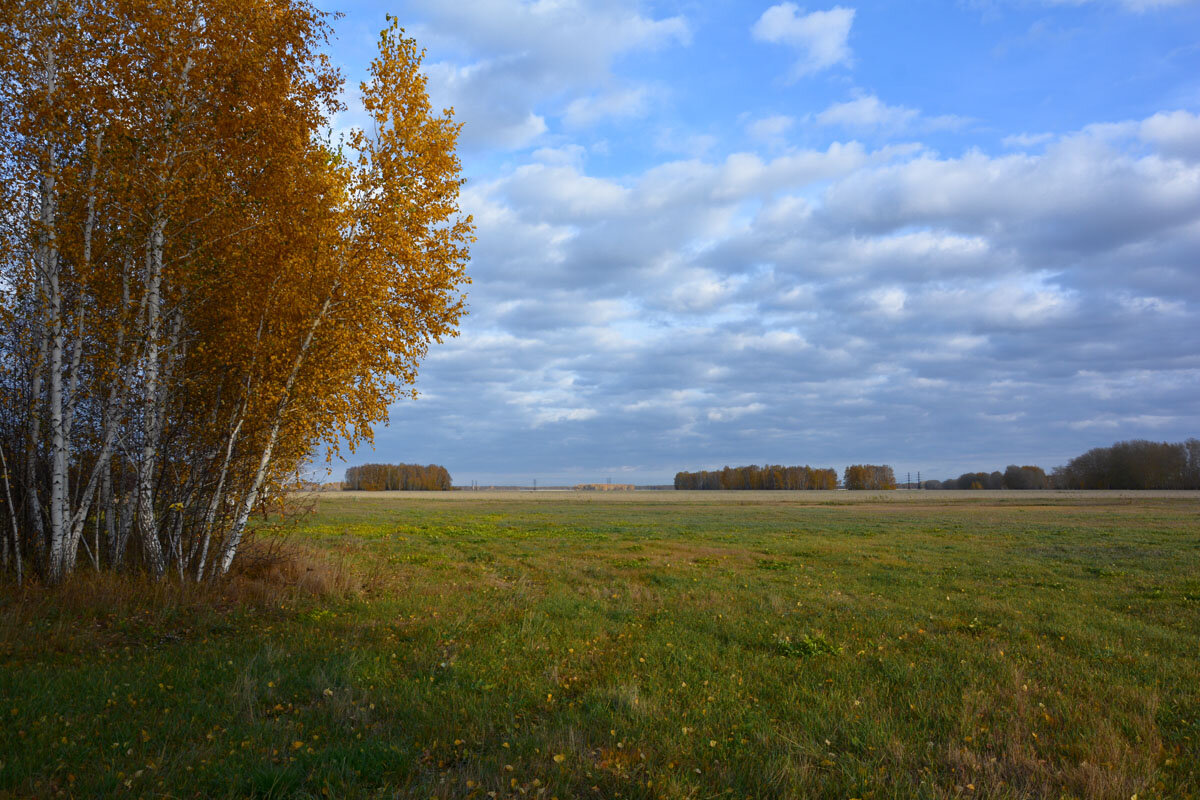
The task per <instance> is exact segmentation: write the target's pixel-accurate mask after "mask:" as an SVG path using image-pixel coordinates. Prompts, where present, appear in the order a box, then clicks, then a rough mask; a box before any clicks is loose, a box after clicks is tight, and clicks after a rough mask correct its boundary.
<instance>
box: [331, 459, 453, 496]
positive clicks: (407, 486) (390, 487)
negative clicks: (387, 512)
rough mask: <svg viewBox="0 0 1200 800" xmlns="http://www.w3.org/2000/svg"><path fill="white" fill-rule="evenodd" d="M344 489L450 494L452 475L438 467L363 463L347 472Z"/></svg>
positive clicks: (434, 465) (431, 465)
mask: <svg viewBox="0 0 1200 800" xmlns="http://www.w3.org/2000/svg"><path fill="white" fill-rule="evenodd" d="M342 488H343V489H347V490H357V491H367V492H384V491H416V492H448V491H450V489H451V484H450V473H449V472H447V471H446V468H445V467H442V466H438V465H437V464H429V465H427V466H421V465H420V464H363V465H362V466H361V467H350V468H349V469H347V470H346V480H345V483H343V484H342Z"/></svg>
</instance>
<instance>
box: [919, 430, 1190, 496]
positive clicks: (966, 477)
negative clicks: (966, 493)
mask: <svg viewBox="0 0 1200 800" xmlns="http://www.w3.org/2000/svg"><path fill="white" fill-rule="evenodd" d="M922 488H925V489H1200V439H1188V440H1187V441H1184V442H1175V443H1171V442H1151V441H1147V440H1145V439H1134V440H1132V441H1128V442H1117V443H1116V444H1114V445H1112V446H1111V447H1096V448H1093V449H1091V450H1088V451H1087V452H1086V453H1084V454H1083V455H1081V456H1077V457H1075V458H1073V459H1071V460H1070V461H1069V462H1067V465H1066V466H1063V467H1055V468H1054V469H1053V470H1051V472H1050V474H1049V475H1047V474H1046V472H1045V470H1043V469H1042V468H1041V467H1033V466H1024V467H1018V466H1016V465H1012V466H1009V468H1008V469H1006V470H1005V471H1004V472H998V471H997V472H990V473H989V472H966V473H963V474H962V475H960V476H959V477H957V478H950V479H948V480H945V481H925V482H924V483H923V484H922Z"/></svg>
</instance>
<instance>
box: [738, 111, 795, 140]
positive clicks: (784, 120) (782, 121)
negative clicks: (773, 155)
mask: <svg viewBox="0 0 1200 800" xmlns="http://www.w3.org/2000/svg"><path fill="white" fill-rule="evenodd" d="M795 124H796V120H794V119H793V118H792V117H789V116H786V115H783V114H776V115H774V116H770V117H762V118H760V119H755V120H751V121H750V122H748V123H747V124H746V133H748V134H749V135H750V138H752V139H757V140H759V141H762V142H767V143H768V144H777V143H779V142H780V141H782V139H783V137H784V136H785V135H786V134H787V132H788V131H789V130H791V129H792V126H793V125H795Z"/></svg>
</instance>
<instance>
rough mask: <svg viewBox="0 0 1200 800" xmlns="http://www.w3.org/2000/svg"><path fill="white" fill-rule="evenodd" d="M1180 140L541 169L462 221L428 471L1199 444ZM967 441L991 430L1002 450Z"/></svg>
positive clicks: (434, 367) (549, 164)
mask: <svg viewBox="0 0 1200 800" xmlns="http://www.w3.org/2000/svg"><path fill="white" fill-rule="evenodd" d="M1193 122H1194V117H1192V116H1190V115H1188V114H1186V113H1183V114H1180V113H1174V112H1171V113H1163V114H1156V115H1153V116H1151V117H1148V118H1146V119H1143V120H1135V121H1132V122H1127V123H1117V124H1116V128H1112V127H1109V128H1104V127H1101V128H1095V127H1092V128H1088V129H1085V130H1081V131H1077V132H1074V133H1071V134H1067V135H1064V136H1059V137H1056V138H1054V139H1053V140H1051V141H1049V142H1040V143H1041V144H1045V145H1046V146H1045V148H1044V152H1039V153H1008V154H1000V155H988V154H985V153H982V152H978V151H969V152H967V153H964V154H960V155H956V156H951V157H946V156H940V155H937V154H934V153H932V152H929V151H926V150H922V149H912V148H898V147H892V148H887V147H880V148H874V149H872V148H868V147H866V146H864V145H862V144H858V143H835V144H833V145H831V146H829V147H826V148H822V149H806V150H799V149H795V150H788V151H785V152H782V153H779V154H777V155H775V156H774V157H770V158H768V157H765V156H763V155H761V154H758V153H754V152H743V153H734V154H731V155H728V156H726V157H724V158H719V159H718V158H689V159H684V160H678V161H672V162H668V163H665V164H659V165H655V166H652V167H650V168H647V169H645V170H643V171H640V172H634V173H632V174H630V175H627V176H624V177H620V178H616V177H611V176H610V177H598V176H596V175H592V174H589V172H588V169H587V162H586V159H585V158H583V156H582V154H581V152H580V151H579V150H578V149H567V150H557V149H556V150H544V151H539V156H538V160H537V162H536V163H531V164H523V165H518V166H514V167H512V168H510V169H509V170H507V171H506V172H505V173H504V174H502V175H500V176H499V177H497V178H496V179H494V180H491V181H488V182H483V183H479V184H475V185H472V186H471V187H470V188H469V189H468V192H467V195H466V196H465V197H464V200H463V205H464V207H466V208H469V209H470V210H471V211H472V213H474V214H475V215H476V220H477V222H478V225H479V229H478V236H479V240H478V242H477V244H476V248H475V250H474V259H473V266H472V273H473V275H474V276H475V284H474V286H473V287H472V296H471V303H472V315H471V316H470V317H469V318H468V320H467V321H466V324H465V326H464V332H463V336H461V337H460V338H458V339H455V340H453V341H451V342H448V343H447V344H446V345H444V346H443V347H442V348H440V349H438V350H435V351H434V352H433V354H432V355H431V359H430V361H429V363H428V365H427V368H426V370H425V373H424V376H423V379H422V385H423V388H424V389H425V391H427V392H430V393H431V394H433V395H435V396H436V397H437V398H438V406H437V412H436V419H437V420H438V422H437V424H438V425H440V426H443V430H439V432H438V438H439V442H440V444H439V448H441V449H440V450H439V452H440V453H442V454H448V455H445V456H444V457H445V458H446V460H451V459H452V458H453V457H455V456H454V454H455V453H458V454H460V456H461V458H462V460H463V462H464V463H467V462H469V463H471V464H472V465H473V466H476V467H477V468H478V469H479V470H480V474H481V475H487V474H490V473H489V472H488V471H489V470H494V471H495V472H496V473H501V472H504V471H505V469H506V466H505V465H506V464H507V463H508V462H509V461H510V460H511V457H512V456H511V454H512V453H513V452H514V451H515V450H520V451H521V452H522V453H523V456H522V458H523V459H524V460H525V461H526V462H529V463H538V462H539V460H543V461H544V462H545V463H548V464H549V463H553V464H560V465H564V466H563V467H562V473H561V474H562V475H563V477H570V476H571V475H574V474H575V473H573V472H571V469H572V467H571V466H570V465H595V464H597V463H601V464H606V465H613V467H614V469H613V471H614V472H615V471H616V467H618V466H619V467H624V468H627V471H626V472H625V473H623V474H627V475H629V476H631V477H632V478H633V479H645V480H653V479H661V478H662V476H664V475H670V474H671V473H673V472H674V471H675V470H676V469H679V468H682V467H685V466H691V467H702V466H712V465H715V466H720V465H722V464H723V463H726V462H728V463H733V462H740V463H744V462H749V461H762V460H767V459H770V460H787V459H789V458H793V457H794V458H796V459H799V460H812V461H817V462H819V463H821V464H822V465H823V464H825V463H826V462H828V461H832V460H833V459H836V458H845V459H854V458H859V459H863V458H874V459H880V460H889V459H891V460H895V461H897V462H898V461H899V460H900V459H905V461H904V463H912V461H911V460H913V459H915V460H917V461H918V462H919V460H920V459H922V458H930V459H932V458H944V454H945V451H946V450H947V449H951V450H956V451H961V452H964V453H970V452H972V450H973V449H975V450H977V451H980V452H985V451H986V452H988V453H990V454H994V455H993V456H992V458H993V459H995V460H996V461H997V463H995V464H992V463H991V462H990V461H989V462H988V463H986V464H985V463H979V464H973V463H964V464H962V465H961V466H962V469H966V468H968V467H972V468H978V467H980V466H1003V463H1001V462H1002V461H1003V458H1004V456H1003V453H1004V452H1007V450H1005V448H1009V449H1011V452H1012V455H1011V458H1012V460H1020V459H1023V458H1026V457H1034V456H1036V455H1038V454H1040V453H1045V452H1047V451H1046V449H1045V448H1046V446H1047V445H1046V442H1047V441H1051V440H1053V441H1056V442H1060V444H1059V445H1055V446H1056V447H1061V449H1062V451H1063V453H1064V455H1065V456H1069V455H1073V454H1074V453H1075V452H1077V451H1078V450H1079V448H1078V447H1077V446H1076V444H1074V443H1075V442H1077V441H1079V440H1078V439H1076V438H1071V437H1083V436H1086V435H1089V434H1091V435H1094V434H1095V433H1096V432H1097V431H1100V432H1107V431H1116V432H1119V433H1120V434H1121V435H1138V434H1142V435H1154V436H1156V437H1159V436H1167V435H1168V434H1171V432H1172V431H1176V430H1180V429H1183V428H1186V427H1187V426H1189V425H1191V426H1192V428H1191V429H1194V428H1195V426H1196V425H1197V424H1200V413H1197V412H1196V410H1195V404H1194V397H1195V393H1196V391H1197V390H1200V357H1198V356H1197V355H1196V353H1195V348H1194V341H1195V334H1194V331H1195V329H1196V326H1197V324H1198V323H1200V320H1198V319H1197V315H1198V314H1200V277H1198V276H1197V275H1196V272H1195V264H1194V260H1195V259H1194V257H1195V253H1196V252H1197V251H1198V250H1200V164H1197V163H1196V162H1194V161H1188V160H1187V159H1186V158H1184V156H1185V155H1187V152H1189V151H1187V149H1186V148H1187V141H1186V138H1185V137H1183V136H1182V134H1183V133H1186V131H1188V130H1189V126H1190V125H1191V124H1193ZM750 124H753V123H750ZM783 127H784V128H786V126H783ZM1181 148H1182V149H1181ZM1148 397H1151V398H1153V407H1152V408H1151V409H1149V410H1148V409H1147V403H1146V398H1148ZM423 408H424V407H423V406H422V405H421V402H420V401H418V402H417V403H416V404H411V405H406V406H403V407H400V408H399V409H398V412H397V415H398V416H397V419H398V420H403V419H407V422H408V423H412V424H407V423H406V424H405V426H404V429H405V430H406V431H410V432H411V431H414V430H417V431H419V430H421V420H423V419H425V420H429V424H430V425H431V426H432V425H433V420H434V419H435V417H434V416H433V412H432V411H428V412H427V411H424V410H422V409H423ZM423 414H428V415H430V416H422V415H423ZM980 420H984V421H987V420H991V421H992V423H995V424H1004V425H1005V426H1006V430H1007V431H1008V433H1007V434H1006V437H1005V441H1004V443H1003V445H1001V446H999V448H998V446H997V444H996V441H995V439H994V437H993V434H992V433H991V432H990V430H991V425H992V423H989V425H983V426H981V425H980V424H979V421H980ZM1005 420H1009V421H1010V422H1005ZM485 423H486V424H485ZM445 426H448V430H447V429H445ZM951 430H953V431H955V432H956V433H955V439H954V442H953V444H952V445H951V444H949V443H947V439H946V437H947V431H951ZM534 431H536V432H537V433H536V434H534V433H532V432H534ZM1056 431H1057V432H1058V433H1055V432H1056ZM409 435H410V436H411V435H414V434H411V433H410V434H409ZM1172 435H1173V434H1172ZM415 436H416V438H417V439H418V442H416V443H410V446H412V447H413V448H414V449H416V450H418V451H420V450H421V446H420V444H419V440H420V436H421V435H420V434H419V433H418V434H415ZM1055 437H1059V438H1055ZM1062 437H1066V438H1062ZM384 441H386V439H385V440H384ZM1088 441H1091V440H1090V439H1089V440H1088ZM764 443H769V448H768V449H769V452H764V449H763V448H764ZM1055 452H1057V451H1055ZM697 459H702V460H703V461H702V463H697ZM835 463H836V462H835ZM939 463H943V462H939ZM914 466H916V465H914ZM1047 466H1053V463H1048V464H1047ZM588 468H589V469H590V468H592V467H588ZM959 471H961V469H960V470H959ZM580 477H581V479H582V478H583V477H588V478H589V479H592V480H594V479H596V478H595V476H589V475H588V474H587V473H586V472H584V473H582V474H580Z"/></svg>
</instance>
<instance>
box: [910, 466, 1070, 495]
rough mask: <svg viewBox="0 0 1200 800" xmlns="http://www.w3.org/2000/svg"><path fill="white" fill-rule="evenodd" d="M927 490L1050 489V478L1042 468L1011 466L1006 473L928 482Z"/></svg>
mask: <svg viewBox="0 0 1200 800" xmlns="http://www.w3.org/2000/svg"><path fill="white" fill-rule="evenodd" d="M925 488H926V489H1049V488H1051V483H1050V478H1049V477H1048V476H1047V475H1046V471H1045V470H1043V469H1042V468H1041V467H1035V466H1029V465H1026V466H1022V467H1018V466H1017V465H1016V464H1010V465H1009V466H1008V468H1007V469H1005V470H1004V472H999V471H995V472H964V473H963V474H962V475H959V476H958V477H957V478H950V479H948V480H945V481H927V482H926V483H925Z"/></svg>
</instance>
